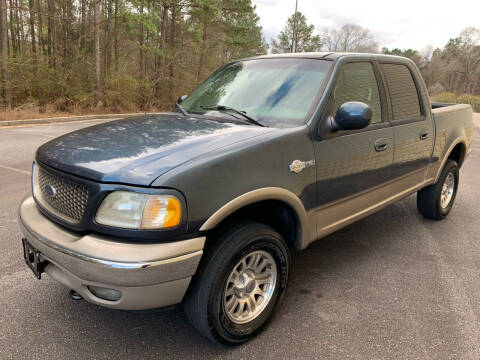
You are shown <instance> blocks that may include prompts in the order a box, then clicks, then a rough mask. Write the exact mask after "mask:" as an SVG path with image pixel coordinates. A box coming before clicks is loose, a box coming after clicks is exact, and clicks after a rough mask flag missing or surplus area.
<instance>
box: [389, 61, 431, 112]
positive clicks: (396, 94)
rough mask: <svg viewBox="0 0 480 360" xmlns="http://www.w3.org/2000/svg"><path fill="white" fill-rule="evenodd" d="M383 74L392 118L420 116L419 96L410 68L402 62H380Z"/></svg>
mask: <svg viewBox="0 0 480 360" xmlns="http://www.w3.org/2000/svg"><path fill="white" fill-rule="evenodd" d="M381 68H382V72H383V74H384V76H385V79H386V82H387V87H388V93H389V95H390V103H391V105H392V113H393V120H394V121H396V120H405V119H418V120H421V118H422V110H421V106H420V98H419V94H418V91H417V87H416V85H415V81H414V79H413V76H412V73H411V71H410V69H409V68H408V67H407V66H406V65H403V64H381Z"/></svg>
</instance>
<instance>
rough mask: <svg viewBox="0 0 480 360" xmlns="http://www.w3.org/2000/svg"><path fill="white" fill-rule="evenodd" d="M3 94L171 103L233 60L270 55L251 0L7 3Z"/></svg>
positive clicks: (137, 104)
mask: <svg viewBox="0 0 480 360" xmlns="http://www.w3.org/2000/svg"><path fill="white" fill-rule="evenodd" d="M0 5H1V7H0V9H1V14H0V15H1V16H0V20H1V21H0V31H1V41H0V44H1V45H2V52H1V54H2V62H1V64H2V100H3V103H4V105H5V107H6V108H9V107H15V106H19V105H22V104H24V103H36V104H39V105H40V106H42V105H45V104H54V105H55V106H56V107H57V108H58V109H60V110H62V111H73V110H75V109H76V108H84V109H100V108H106V109H109V110H112V111H115V110H125V111H129V110H134V109H140V110H144V109H145V110H147V109H152V108H165V106H166V105H167V104H168V105H171V103H172V101H174V100H175V97H176V96H178V94H183V93H188V92H189V91H191V90H192V88H194V87H195V85H196V84H198V82H199V81H200V80H201V79H203V78H204V77H205V76H206V75H207V74H209V73H210V72H212V71H213V70H214V69H216V68H217V67H218V66H219V65H221V64H224V63H225V62H228V61H230V60H233V59H236V58H240V57H248V56H253V55H259V54H263V53H265V52H266V47H267V45H266V43H265V41H264V39H263V37H262V29H261V27H260V25H259V18H258V16H257V15H256V13H255V8H254V6H253V5H252V3H251V1H250V0H180V1H178V0H0Z"/></svg>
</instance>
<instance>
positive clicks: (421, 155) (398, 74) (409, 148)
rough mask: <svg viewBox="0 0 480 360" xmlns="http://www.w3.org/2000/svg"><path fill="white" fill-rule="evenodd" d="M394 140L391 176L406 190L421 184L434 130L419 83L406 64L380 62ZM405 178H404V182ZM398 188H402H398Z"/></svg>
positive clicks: (429, 156) (431, 148) (430, 153)
mask: <svg viewBox="0 0 480 360" xmlns="http://www.w3.org/2000/svg"><path fill="white" fill-rule="evenodd" d="M380 69H381V71H382V74H383V77H384V79H385V83H386V87H387V96H388V98H389V103H390V116H391V119H392V128H393V134H394V142H395V152H394V159H393V168H392V175H393V176H394V178H395V179H398V180H400V179H402V187H404V188H405V189H403V190H407V188H411V187H414V186H417V185H418V184H421V183H423V181H424V178H425V172H426V169H427V167H428V165H429V163H430V158H431V155H432V150H433V139H434V129H433V123H432V120H431V118H430V116H426V114H427V111H430V109H424V105H423V102H422V101H421V97H420V92H419V91H418V90H419V89H420V85H421V84H418V83H417V81H416V78H415V77H414V76H413V73H412V71H413V69H411V68H410V67H409V66H407V65H406V64H400V63H381V64H380ZM406 180H408V181H406ZM398 190H399V191H401V190H402V189H398Z"/></svg>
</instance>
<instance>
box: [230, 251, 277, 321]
mask: <svg viewBox="0 0 480 360" xmlns="http://www.w3.org/2000/svg"><path fill="white" fill-rule="evenodd" d="M276 282H277V264H276V262H275V260H274V259H273V257H272V255H270V254H269V253H268V252H266V251H263V250H258V251H254V252H251V253H250V254H248V255H246V256H244V257H243V258H242V259H241V260H240V261H239V262H238V263H237V264H236V265H235V267H234V268H233V270H232V271H231V273H230V275H229V276H228V278H227V283H226V284H225V290H224V294H223V307H224V309H225V313H226V314H227V316H228V318H229V319H230V320H231V321H232V322H234V323H236V324H244V323H247V322H249V321H252V320H253V319H255V318H256V317H257V316H258V315H260V313H261V312H262V311H263V310H264V309H265V307H266V306H267V305H268V303H269V302H270V300H271V299H272V296H273V293H274V291H275V284H276Z"/></svg>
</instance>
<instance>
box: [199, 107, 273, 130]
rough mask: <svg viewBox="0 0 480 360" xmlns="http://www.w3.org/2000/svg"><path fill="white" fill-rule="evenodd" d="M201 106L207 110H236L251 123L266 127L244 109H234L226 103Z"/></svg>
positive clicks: (235, 111)
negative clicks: (225, 104)
mask: <svg viewBox="0 0 480 360" xmlns="http://www.w3.org/2000/svg"><path fill="white" fill-rule="evenodd" d="M201 108H202V109H205V110H217V111H232V112H234V113H235V114H238V115H241V116H243V117H244V118H245V119H246V120H247V121H248V122H249V123H251V124H255V125H257V126H262V127H265V125H263V124H261V123H259V122H258V120H256V119H254V118H253V117H251V116H249V115H247V114H245V113H244V112H243V111H240V110H237V109H234V108H232V107H229V106H224V105H217V106H201Z"/></svg>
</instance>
